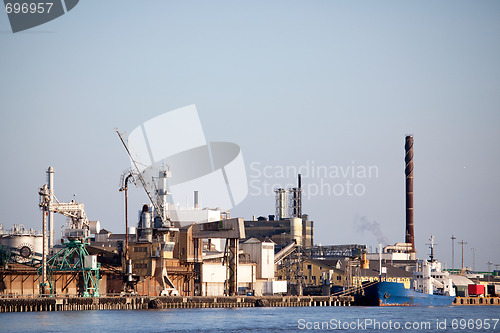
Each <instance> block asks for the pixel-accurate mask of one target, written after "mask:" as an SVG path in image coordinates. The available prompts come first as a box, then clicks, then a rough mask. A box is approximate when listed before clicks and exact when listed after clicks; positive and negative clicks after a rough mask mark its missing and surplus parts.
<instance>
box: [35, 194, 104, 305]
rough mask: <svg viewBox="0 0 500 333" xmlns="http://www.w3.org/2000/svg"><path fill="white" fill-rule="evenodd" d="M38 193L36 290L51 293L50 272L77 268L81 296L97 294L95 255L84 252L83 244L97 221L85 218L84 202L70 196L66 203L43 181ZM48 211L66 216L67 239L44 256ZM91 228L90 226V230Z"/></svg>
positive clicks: (96, 231) (98, 227)
mask: <svg viewBox="0 0 500 333" xmlns="http://www.w3.org/2000/svg"><path fill="white" fill-rule="evenodd" d="M38 194H39V195H40V202H39V206H40V208H41V209H42V212H43V232H44V241H43V243H44V244H43V256H42V266H41V267H40V268H39V269H38V274H39V276H40V275H41V282H40V290H41V293H42V294H46V293H47V291H49V290H50V294H54V292H55V288H54V279H53V273H54V272H55V271H58V272H61V271H63V272H80V273H81V274H82V276H83V292H82V296H84V297H89V296H94V297H98V296H99V269H100V264H99V263H97V257H96V256H91V255H89V253H88V252H87V249H86V248H85V245H88V244H89V243H88V238H89V237H90V233H91V232H92V231H93V232H94V233H98V232H99V229H100V226H99V221H89V220H88V218H87V215H86V214H85V210H84V204H83V203H78V202H75V201H74V200H72V201H71V202H68V203H63V202H59V201H58V200H57V199H56V198H55V195H54V194H53V193H52V191H50V189H49V188H48V186H47V185H43V186H42V187H41V188H40V190H39V192H38ZM49 213H58V214H61V215H64V216H66V217H67V218H68V223H67V228H66V229H65V230H64V237H65V238H66V239H67V242H65V243H63V245H64V247H63V248H62V249H61V250H60V251H59V252H57V253H56V254H55V255H54V256H52V257H51V258H50V259H48V260H47V255H48V244H47V237H46V230H47V216H48V215H49ZM92 229H93V230H92Z"/></svg>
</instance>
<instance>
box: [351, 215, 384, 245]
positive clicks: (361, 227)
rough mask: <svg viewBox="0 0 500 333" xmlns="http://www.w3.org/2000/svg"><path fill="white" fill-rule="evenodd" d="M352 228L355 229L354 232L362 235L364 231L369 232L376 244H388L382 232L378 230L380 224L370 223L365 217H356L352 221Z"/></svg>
mask: <svg viewBox="0 0 500 333" xmlns="http://www.w3.org/2000/svg"><path fill="white" fill-rule="evenodd" d="M354 226H355V227H356V231H357V232H360V233H361V234H363V233H364V232H365V231H368V232H370V233H371V234H372V235H373V236H375V238H376V239H377V242H378V243H380V244H382V245H385V244H388V242H387V238H385V236H384V234H383V233H382V230H381V229H380V224H379V223H378V222H377V221H373V222H370V221H368V219H367V218H366V216H362V217H356V218H355V219H354Z"/></svg>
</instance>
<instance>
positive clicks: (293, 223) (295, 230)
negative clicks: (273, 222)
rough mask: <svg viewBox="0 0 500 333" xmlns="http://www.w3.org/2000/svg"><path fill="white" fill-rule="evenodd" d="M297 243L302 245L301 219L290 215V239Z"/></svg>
mask: <svg viewBox="0 0 500 333" xmlns="http://www.w3.org/2000/svg"><path fill="white" fill-rule="evenodd" d="M294 240H295V243H296V244H297V245H302V219H301V218H299V217H292V218H291V219H290V241H292V242H293V241H294Z"/></svg>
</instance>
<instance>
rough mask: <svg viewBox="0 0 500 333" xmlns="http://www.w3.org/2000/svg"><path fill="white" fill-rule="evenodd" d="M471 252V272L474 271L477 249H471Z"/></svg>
mask: <svg viewBox="0 0 500 333" xmlns="http://www.w3.org/2000/svg"><path fill="white" fill-rule="evenodd" d="M471 251H472V271H473V272H475V271H476V251H477V249H476V248H475V247H473V248H471Z"/></svg>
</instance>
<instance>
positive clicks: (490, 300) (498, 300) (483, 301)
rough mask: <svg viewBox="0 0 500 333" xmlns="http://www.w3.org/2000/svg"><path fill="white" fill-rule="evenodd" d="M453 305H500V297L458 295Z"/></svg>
mask: <svg viewBox="0 0 500 333" xmlns="http://www.w3.org/2000/svg"><path fill="white" fill-rule="evenodd" d="M453 305H500V297H457V298H455V300H454V301H453Z"/></svg>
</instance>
